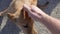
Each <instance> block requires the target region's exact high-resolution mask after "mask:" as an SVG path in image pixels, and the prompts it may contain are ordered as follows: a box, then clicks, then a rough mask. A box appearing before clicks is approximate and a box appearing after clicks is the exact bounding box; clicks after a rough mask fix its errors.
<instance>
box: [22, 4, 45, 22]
mask: <svg viewBox="0 0 60 34" xmlns="http://www.w3.org/2000/svg"><path fill="white" fill-rule="evenodd" d="M23 8H24V9H25V11H27V12H28V15H29V17H31V18H32V19H33V20H36V21H40V19H42V16H43V15H45V13H44V12H43V11H42V10H41V9H39V8H38V7H36V6H34V5H31V6H28V5H26V4H24V7H23Z"/></svg>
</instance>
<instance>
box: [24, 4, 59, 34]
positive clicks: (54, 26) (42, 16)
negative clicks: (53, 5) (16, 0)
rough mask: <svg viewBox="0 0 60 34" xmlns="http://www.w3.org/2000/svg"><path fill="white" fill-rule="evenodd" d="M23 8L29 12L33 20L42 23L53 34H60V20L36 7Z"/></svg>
mask: <svg viewBox="0 0 60 34" xmlns="http://www.w3.org/2000/svg"><path fill="white" fill-rule="evenodd" d="M23 8H24V9H25V11H27V12H28V15H29V17H31V18H32V19H33V20H36V21H39V22H42V23H43V24H44V25H45V26H46V27H47V28H48V29H49V30H50V31H51V32H52V34H60V20H58V19H56V18H53V17H51V16H49V15H47V14H46V13H44V12H43V11H42V10H41V9H39V8H38V7H36V6H34V5H31V6H28V5H26V4H24V7H23Z"/></svg>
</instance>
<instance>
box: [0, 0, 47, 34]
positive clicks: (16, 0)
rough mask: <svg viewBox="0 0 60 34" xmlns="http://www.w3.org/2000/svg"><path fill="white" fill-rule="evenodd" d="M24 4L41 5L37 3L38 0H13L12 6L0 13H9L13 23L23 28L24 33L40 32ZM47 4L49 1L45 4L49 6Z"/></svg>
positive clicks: (36, 33)
mask: <svg viewBox="0 0 60 34" xmlns="http://www.w3.org/2000/svg"><path fill="white" fill-rule="evenodd" d="M24 4H27V5H35V6H38V7H40V6H39V5H37V0H13V1H12V2H11V4H10V6H9V7H8V8H7V9H6V10H4V11H3V12H1V13H0V15H1V16H3V15H7V16H8V17H9V19H10V20H11V21H12V22H13V23H15V24H16V25H17V26H18V27H19V28H20V29H21V30H23V32H24V34H38V32H37V31H36V29H35V28H34V24H33V23H34V20H32V19H31V17H29V16H28V13H27V12H26V11H24V9H23V5H24ZM47 4H48V3H46V4H45V5H44V6H47ZM41 7H42V6H41ZM41 7H40V8H41Z"/></svg>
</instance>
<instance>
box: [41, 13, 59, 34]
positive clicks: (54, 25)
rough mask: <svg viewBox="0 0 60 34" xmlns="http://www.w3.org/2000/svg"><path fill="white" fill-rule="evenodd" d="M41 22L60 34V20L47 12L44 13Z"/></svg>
mask: <svg viewBox="0 0 60 34" xmlns="http://www.w3.org/2000/svg"><path fill="white" fill-rule="evenodd" d="M41 22H42V23H43V24H44V25H45V26H46V27H47V28H48V29H49V30H50V31H51V32H52V33H53V34H60V21H59V20H58V19H55V18H53V17H51V16H48V15H47V14H43V15H42V19H41Z"/></svg>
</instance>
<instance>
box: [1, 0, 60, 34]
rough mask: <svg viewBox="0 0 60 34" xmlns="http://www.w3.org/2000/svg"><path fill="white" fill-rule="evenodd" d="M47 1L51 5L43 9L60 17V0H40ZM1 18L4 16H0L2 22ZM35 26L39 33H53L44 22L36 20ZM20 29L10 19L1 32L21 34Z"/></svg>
mask: <svg viewBox="0 0 60 34" xmlns="http://www.w3.org/2000/svg"><path fill="white" fill-rule="evenodd" d="M46 1H49V5H48V7H46V8H45V9H43V11H44V12H45V13H47V14H48V15H50V16H52V17H54V18H58V19H60V0H39V3H40V4H44V3H45V2H46ZM0 9H1V8H0ZM1 19H2V17H1V18H0V22H1ZM35 28H36V29H37V31H38V34H51V32H50V31H49V30H48V29H47V28H46V26H44V25H43V24H42V23H39V22H36V21H35ZM20 31H21V30H19V28H18V27H17V26H16V25H15V24H13V23H11V22H10V21H9V20H8V22H7V25H6V26H5V27H4V29H3V30H2V31H1V32H0V34H19V32H20Z"/></svg>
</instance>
